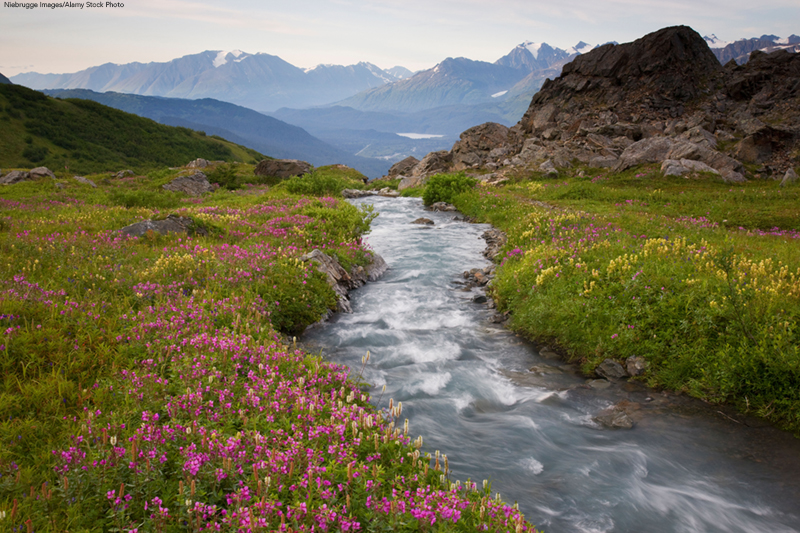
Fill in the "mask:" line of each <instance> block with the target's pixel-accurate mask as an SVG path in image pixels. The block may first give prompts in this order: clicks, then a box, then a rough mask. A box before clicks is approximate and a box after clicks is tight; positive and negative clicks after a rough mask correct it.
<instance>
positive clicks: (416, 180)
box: [397, 176, 423, 191]
mask: <svg viewBox="0 0 800 533" xmlns="http://www.w3.org/2000/svg"><path fill="white" fill-rule="evenodd" d="M422 183H423V179H422V178H421V177H419V176H402V179H401V180H400V183H399V184H398V185H397V190H398V191H403V190H405V189H410V188H412V187H418V186H420V185H422Z"/></svg>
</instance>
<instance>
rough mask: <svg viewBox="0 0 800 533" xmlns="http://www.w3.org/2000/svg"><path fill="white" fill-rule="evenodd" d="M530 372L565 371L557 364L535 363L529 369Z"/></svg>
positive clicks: (558, 372)
mask: <svg viewBox="0 0 800 533" xmlns="http://www.w3.org/2000/svg"><path fill="white" fill-rule="evenodd" d="M528 372H535V373H537V374H563V373H564V371H563V370H562V369H560V368H558V367H557V366H551V365H534V366H532V367H530V368H529V369H528Z"/></svg>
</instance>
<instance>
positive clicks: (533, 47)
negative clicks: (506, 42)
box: [522, 41, 544, 59]
mask: <svg viewBox="0 0 800 533" xmlns="http://www.w3.org/2000/svg"><path fill="white" fill-rule="evenodd" d="M543 44H544V43H532V42H530V41H526V42H524V43H522V47H523V48H525V49H526V50H528V52H530V53H531V55H532V56H533V58H534V59H539V50H540V49H541V48H542V45H543Z"/></svg>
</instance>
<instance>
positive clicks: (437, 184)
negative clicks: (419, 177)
mask: <svg viewBox="0 0 800 533" xmlns="http://www.w3.org/2000/svg"><path fill="white" fill-rule="evenodd" d="M475 183H476V181H475V179H474V178H471V177H469V176H467V175H466V174H464V173H463V172H459V173H457V174H437V175H435V176H432V177H431V178H430V179H429V180H428V183H427V185H426V186H425V191H424V192H423V193H422V202H423V203H424V204H425V205H431V204H434V203H436V202H448V203H452V201H453V197H454V196H456V195H457V194H461V193H462V192H466V191H468V190H469V189H471V188H473V187H474V186H475Z"/></svg>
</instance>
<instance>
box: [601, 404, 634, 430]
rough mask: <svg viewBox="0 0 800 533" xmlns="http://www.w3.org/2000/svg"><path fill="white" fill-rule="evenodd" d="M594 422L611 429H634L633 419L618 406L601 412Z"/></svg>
mask: <svg viewBox="0 0 800 533" xmlns="http://www.w3.org/2000/svg"><path fill="white" fill-rule="evenodd" d="M594 421H595V422H597V423H598V424H600V425H602V426H605V427H607V428H610V429H631V428H632V427H633V419H632V418H631V417H630V416H628V413H626V412H625V411H624V410H623V409H621V408H620V407H618V406H616V405H615V406H614V407H609V408H608V409H603V410H602V411H600V412H599V413H598V414H597V416H595V417H594Z"/></svg>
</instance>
